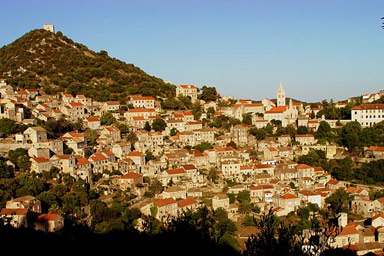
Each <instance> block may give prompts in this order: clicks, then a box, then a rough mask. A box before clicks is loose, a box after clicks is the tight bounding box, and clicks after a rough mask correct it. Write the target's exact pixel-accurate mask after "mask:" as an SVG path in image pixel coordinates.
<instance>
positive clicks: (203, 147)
mask: <svg viewBox="0 0 384 256" xmlns="http://www.w3.org/2000/svg"><path fill="white" fill-rule="evenodd" d="M193 148H194V149H197V150H199V151H200V152H201V153H203V152H204V151H205V150H207V149H212V148H213V146H212V145H211V143H208V142H202V143H200V144H198V145H196V146H194V147H193Z"/></svg>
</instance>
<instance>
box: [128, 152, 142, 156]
mask: <svg viewBox="0 0 384 256" xmlns="http://www.w3.org/2000/svg"><path fill="white" fill-rule="evenodd" d="M142 155H143V153H141V152H137V151H132V152H129V153H128V156H142Z"/></svg>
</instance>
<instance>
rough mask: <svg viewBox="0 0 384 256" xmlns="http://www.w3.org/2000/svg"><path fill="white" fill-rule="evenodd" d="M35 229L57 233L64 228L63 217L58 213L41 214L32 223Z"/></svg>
mask: <svg viewBox="0 0 384 256" xmlns="http://www.w3.org/2000/svg"><path fill="white" fill-rule="evenodd" d="M34 228H35V229H36V230H40V231H43V232H45V233H47V232H51V233H58V232H60V231H61V230H62V229H63V228H64V218H63V217H62V216H61V215H59V214H41V215H40V216H38V217H37V220H36V222H35V223H34Z"/></svg>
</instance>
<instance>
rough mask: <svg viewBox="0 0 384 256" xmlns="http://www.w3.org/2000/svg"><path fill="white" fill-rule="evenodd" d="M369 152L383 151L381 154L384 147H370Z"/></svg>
mask: <svg viewBox="0 0 384 256" xmlns="http://www.w3.org/2000/svg"><path fill="white" fill-rule="evenodd" d="M367 150H369V151H381V152H384V147H375V146H370V147H369V148H368V149H367Z"/></svg>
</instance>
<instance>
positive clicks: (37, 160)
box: [32, 157, 49, 163]
mask: <svg viewBox="0 0 384 256" xmlns="http://www.w3.org/2000/svg"><path fill="white" fill-rule="evenodd" d="M32 159H33V160H35V161H36V162H37V163H46V162H49V159H47V158H45V157H33V158H32Z"/></svg>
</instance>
